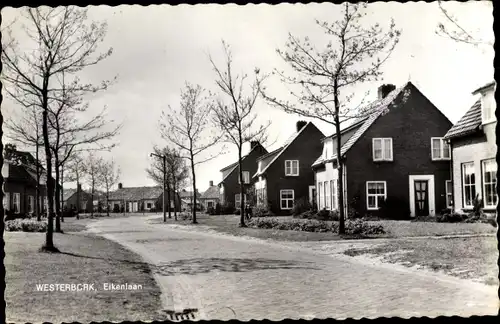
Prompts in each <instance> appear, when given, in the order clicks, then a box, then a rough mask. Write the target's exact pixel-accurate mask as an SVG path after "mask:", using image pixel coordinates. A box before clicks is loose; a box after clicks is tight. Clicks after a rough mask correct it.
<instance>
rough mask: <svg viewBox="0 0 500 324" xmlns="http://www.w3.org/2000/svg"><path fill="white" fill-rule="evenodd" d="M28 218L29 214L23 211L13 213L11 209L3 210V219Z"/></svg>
mask: <svg viewBox="0 0 500 324" xmlns="http://www.w3.org/2000/svg"><path fill="white" fill-rule="evenodd" d="M26 218H29V215H27V214H24V213H14V211H13V210H7V211H6V212H5V220H6V221H9V220H14V219H26Z"/></svg>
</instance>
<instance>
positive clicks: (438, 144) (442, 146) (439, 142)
mask: <svg viewBox="0 0 500 324" xmlns="http://www.w3.org/2000/svg"><path fill="white" fill-rule="evenodd" d="M431 152H432V160H449V159H450V144H448V143H447V142H446V141H445V140H444V139H443V138H441V137H432V138H431Z"/></svg>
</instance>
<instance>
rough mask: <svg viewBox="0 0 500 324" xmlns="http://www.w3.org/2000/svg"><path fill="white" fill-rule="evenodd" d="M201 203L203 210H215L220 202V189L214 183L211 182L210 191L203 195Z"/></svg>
mask: <svg viewBox="0 0 500 324" xmlns="http://www.w3.org/2000/svg"><path fill="white" fill-rule="evenodd" d="M200 202H201V204H202V205H203V208H204V209H205V210H207V209H208V208H215V205H216V204H217V203H219V202H220V193H219V187H218V186H214V182H213V181H210V183H209V186H208V189H207V190H206V191H205V192H204V193H203V194H202V195H201V197H200Z"/></svg>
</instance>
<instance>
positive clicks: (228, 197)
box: [218, 141, 267, 209]
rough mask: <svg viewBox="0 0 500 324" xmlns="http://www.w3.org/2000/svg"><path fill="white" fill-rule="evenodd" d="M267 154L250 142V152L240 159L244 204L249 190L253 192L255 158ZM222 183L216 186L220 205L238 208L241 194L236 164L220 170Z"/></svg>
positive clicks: (261, 147)
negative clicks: (244, 192)
mask: <svg viewBox="0 0 500 324" xmlns="http://www.w3.org/2000/svg"><path fill="white" fill-rule="evenodd" d="M266 153H267V150H266V149H265V148H264V147H263V146H262V145H261V144H260V143H259V142H258V141H252V142H250V151H249V152H248V154H246V155H245V156H243V157H242V160H241V165H242V169H243V170H242V172H243V185H244V188H245V191H246V192H247V193H246V194H245V195H244V197H243V203H245V202H246V201H247V199H248V197H249V194H248V193H249V192H250V191H249V190H253V180H252V174H254V173H255V172H256V171H257V158H259V157H260V156H262V155H264V154H266ZM220 172H221V174H222V181H221V182H220V183H219V184H218V187H219V194H220V202H221V204H226V205H231V206H233V207H234V208H236V209H238V208H240V204H241V201H242V199H241V192H240V178H239V168H238V162H235V163H232V164H230V165H228V166H226V167H224V168H222V169H221V170H220Z"/></svg>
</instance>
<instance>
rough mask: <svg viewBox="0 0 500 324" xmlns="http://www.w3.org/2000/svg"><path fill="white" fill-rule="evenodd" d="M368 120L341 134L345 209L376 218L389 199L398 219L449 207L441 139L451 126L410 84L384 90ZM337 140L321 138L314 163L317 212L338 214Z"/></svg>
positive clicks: (445, 155)
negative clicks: (326, 211) (321, 142)
mask: <svg viewBox="0 0 500 324" xmlns="http://www.w3.org/2000/svg"><path fill="white" fill-rule="evenodd" d="M364 109H366V111H370V114H369V115H365V117H364V118H359V119H358V120H356V121H354V123H353V124H352V125H350V126H349V127H346V128H345V129H344V130H343V131H342V133H341V144H342V147H341V154H342V156H341V163H343V171H344V173H343V184H344V199H345V200H344V206H346V207H345V212H346V215H347V214H348V212H349V211H350V212H356V213H359V214H360V215H366V214H371V215H374V216H378V215H380V213H379V208H380V207H381V206H382V205H383V204H384V203H386V202H387V205H389V200H391V201H392V202H395V203H396V202H397V205H398V206H399V210H400V211H401V212H400V214H401V215H398V216H397V217H402V218H405V217H407V216H413V217H414V216H428V215H435V214H436V213H438V212H441V211H442V210H443V209H445V208H446V207H447V195H446V185H447V181H449V180H450V179H451V178H450V148H449V146H448V145H447V143H446V141H444V140H443V137H444V135H445V134H446V132H447V131H448V130H449V128H450V127H451V125H452V124H451V122H450V121H449V119H448V118H447V117H446V116H445V115H443V114H442V113H441V111H440V110H439V109H438V108H436V106H434V105H433V104H432V102H430V101H429V100H428V99H427V98H426V97H425V96H424V95H423V94H422V93H421V92H420V90H418V89H417V87H415V85H413V84H412V83H411V82H408V83H407V84H405V85H404V86H402V87H400V88H398V89H396V87H395V86H394V85H383V86H381V87H379V89H378V99H377V100H375V101H374V102H372V103H371V104H369V105H368V106H367V107H366V108H364ZM336 165H337V139H336V136H335V134H334V135H331V136H329V137H326V138H325V139H323V152H322V154H321V156H320V157H318V159H317V160H316V161H315V162H314V164H313V169H314V170H315V179H316V180H315V181H316V190H317V193H318V194H317V198H316V199H317V200H316V201H317V204H318V207H319V209H327V210H336V209H338V207H339V203H338V194H337V190H338V181H339V179H338V172H337V167H336Z"/></svg>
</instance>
